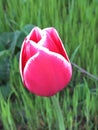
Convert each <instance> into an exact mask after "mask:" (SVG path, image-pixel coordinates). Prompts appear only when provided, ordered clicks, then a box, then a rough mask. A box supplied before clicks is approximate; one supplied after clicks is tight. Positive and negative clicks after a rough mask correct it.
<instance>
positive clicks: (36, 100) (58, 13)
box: [0, 0, 98, 130]
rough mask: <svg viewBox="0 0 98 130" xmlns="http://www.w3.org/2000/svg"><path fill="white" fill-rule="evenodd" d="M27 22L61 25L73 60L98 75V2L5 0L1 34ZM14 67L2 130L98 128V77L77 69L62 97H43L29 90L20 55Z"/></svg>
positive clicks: (0, 114) (0, 9)
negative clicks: (20, 62)
mask: <svg viewBox="0 0 98 130" xmlns="http://www.w3.org/2000/svg"><path fill="white" fill-rule="evenodd" d="M27 24H32V25H34V26H39V27H40V28H45V27H51V26H53V27H55V28H56V29H57V31H58V32H59V35H60V37H61V39H62V41H63V44H64V46H65V49H66V51H67V53H68V56H69V58H70V60H71V62H72V63H75V64H77V65H78V66H80V67H81V68H84V69H85V70H86V71H87V72H89V73H91V74H93V75H94V76H96V77H98V0H0V35H2V34H3V33H4V32H14V31H16V30H20V31H22V30H23V28H24V26H25V25H27ZM16 34H17V33H16ZM4 38H6V37H4ZM21 42H22V41H21ZM0 44H2V42H1V43H0ZM17 44H18V43H17ZM13 46H14V45H12V48H13ZM1 47H2V45H1ZM0 52H2V49H0ZM0 56H1V53H0ZM10 64H11V67H10V78H9V79H8V82H9V83H8V84H9V87H10V89H11V90H10V92H9V94H8V96H7V98H4V96H3V94H2V91H1V94H0V122H1V123H0V124H1V128H0V130H1V129H2V130H22V129H24V130H64V129H66V130H93V129H94V130H97V129H98V80H97V79H94V78H93V77H91V76H90V75H86V74H84V73H81V72H80V70H79V69H77V68H75V67H73V76H72V80H71V82H70V84H69V85H68V87H67V88H66V89H64V90H63V91H62V92H60V93H59V94H57V95H56V98H55V97H53V98H42V97H38V96H34V95H33V94H31V93H29V92H28V91H27V90H25V88H24V87H23V85H22V82H21V79H20V74H19V67H18V66H19V65H18V60H17V58H16V55H14V58H12V61H11V63H10ZM5 91H7V89H5ZM2 125H3V126H2Z"/></svg>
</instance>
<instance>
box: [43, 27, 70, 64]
mask: <svg viewBox="0 0 98 130" xmlns="http://www.w3.org/2000/svg"><path fill="white" fill-rule="evenodd" d="M44 31H45V32H46V35H47V38H46V41H47V42H44V44H46V45H45V46H47V47H49V48H50V49H51V48H52V50H53V46H54V50H53V51H54V52H57V53H59V54H61V55H62V56H64V57H65V58H66V60H68V61H69V58H68V55H67V53H66V50H65V49H64V46H63V43H62V41H61V39H60V37H59V34H58V32H57V31H56V29H55V28H53V27H50V28H45V29H43V32H44ZM49 40H50V41H52V42H49Z"/></svg>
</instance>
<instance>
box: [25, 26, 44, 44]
mask: <svg viewBox="0 0 98 130" xmlns="http://www.w3.org/2000/svg"><path fill="white" fill-rule="evenodd" d="M41 31H42V30H41V29H40V28H38V27H34V28H33V29H32V31H31V32H30V34H29V35H28V36H27V39H29V40H32V41H34V42H36V43H38V42H39V41H40V40H41V38H42V32H41Z"/></svg>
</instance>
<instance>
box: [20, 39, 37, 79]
mask: <svg viewBox="0 0 98 130" xmlns="http://www.w3.org/2000/svg"><path fill="white" fill-rule="evenodd" d="M31 43H32V44H33V41H32V42H31V41H29V40H27V39H25V40H24V42H23V45H22V48H21V52H20V63H19V66H20V73H21V77H22V80H23V70H24V67H25V64H26V62H27V61H28V59H29V58H30V57H32V56H33V55H34V54H35V53H36V52H37V48H34V46H32V44H31ZM34 44H36V43H34Z"/></svg>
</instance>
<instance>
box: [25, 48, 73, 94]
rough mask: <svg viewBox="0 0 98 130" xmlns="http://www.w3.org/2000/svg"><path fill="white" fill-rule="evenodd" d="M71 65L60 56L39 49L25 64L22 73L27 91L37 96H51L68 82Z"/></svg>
mask: <svg viewBox="0 0 98 130" xmlns="http://www.w3.org/2000/svg"><path fill="white" fill-rule="evenodd" d="M71 75H72V68H71V64H70V63H69V62H68V61H67V60H66V59H65V58H64V57H63V56H61V55H59V54H57V53H54V52H50V51H48V50H45V49H44V48H41V49H40V50H39V51H38V52H37V53H36V54H35V55H34V56H32V57H31V58H30V59H29V60H28V61H27V63H26V66H25V68H24V72H23V78H24V81H25V85H26V87H27V88H28V90H29V91H31V92H32V93H35V94H36V95H39V96H52V95H54V94H55V93H57V92H58V91H60V90H62V89H63V88H64V87H65V86H66V85H67V84H68V82H69V81H70V79H71Z"/></svg>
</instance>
